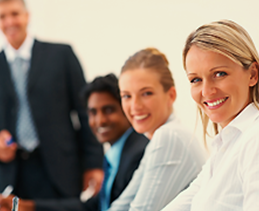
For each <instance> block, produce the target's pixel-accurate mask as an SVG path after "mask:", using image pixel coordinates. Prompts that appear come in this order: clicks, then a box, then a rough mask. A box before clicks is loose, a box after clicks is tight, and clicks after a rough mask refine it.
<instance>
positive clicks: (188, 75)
mask: <svg viewBox="0 0 259 211" xmlns="http://www.w3.org/2000/svg"><path fill="white" fill-rule="evenodd" d="M222 67H226V68H228V66H217V67H213V68H211V69H210V70H209V72H211V71H213V70H215V69H218V68H222ZM189 75H197V73H187V76H189Z"/></svg>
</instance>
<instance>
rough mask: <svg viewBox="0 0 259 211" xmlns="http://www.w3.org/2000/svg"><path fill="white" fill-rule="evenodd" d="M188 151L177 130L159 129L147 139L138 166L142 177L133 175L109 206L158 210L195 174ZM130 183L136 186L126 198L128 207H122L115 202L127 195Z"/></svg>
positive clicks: (193, 164) (186, 184) (135, 210)
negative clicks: (147, 141) (141, 161)
mask: <svg viewBox="0 0 259 211" xmlns="http://www.w3.org/2000/svg"><path fill="white" fill-rule="evenodd" d="M181 138H185V137H181ZM190 154H191V153H189V150H188V148H187V147H186V146H185V145H184V143H183V141H181V139H180V137H179V134H178V133H177V132H175V131H173V130H172V131H170V130H168V128H164V129H161V128H160V129H158V130H157V131H156V132H155V134H154V136H153V138H152V140H151V141H150V146H149V150H148V152H147V155H146V157H145V159H146V162H145V163H144V165H145V166H141V167H142V168H143V171H142V175H141V177H139V178H135V175H134V177H133V179H132V181H131V182H130V185H129V186H128V187H127V188H126V190H125V192H123V195H122V196H121V197H119V199H118V202H117V200H116V201H115V203H114V205H116V206H112V209H111V210H114V211H115V210H116V211H118V210H129V211H157V210H161V209H162V208H163V207H164V206H165V205H166V204H168V203H169V202H170V201H171V200H172V199H173V198H175V196H176V195H177V194H178V193H179V192H180V191H182V190H183V189H185V188H186V187H187V186H188V185H189V183H190V182H191V181H192V180H193V179H194V178H195V177H196V175H197V174H198V171H197V166H196V162H194V160H193V158H192V157H191V156H190ZM137 179H138V181H137ZM140 180H141V181H140ZM131 183H132V184H131ZM134 183H136V184H137V185H134ZM131 187H134V188H135V189H134V191H135V192H134V191H132V192H131V198H132V201H130V200H128V203H130V204H128V209H121V208H120V207H119V206H118V205H119V204H120V202H122V201H123V200H125V198H127V197H128V195H127V194H126V193H127V192H130V191H129V190H128V189H130V188H131ZM124 207H126V206H124Z"/></svg>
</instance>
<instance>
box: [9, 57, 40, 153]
mask: <svg viewBox="0 0 259 211" xmlns="http://www.w3.org/2000/svg"><path fill="white" fill-rule="evenodd" d="M26 64H27V63H26V61H25V60H23V59H22V58H20V57H16V58H15V60H14V62H12V64H11V71H12V76H13V80H14V86H15V91H16V93H17V97H18V103H19V105H18V113H17V122H16V134H17V142H18V143H19V145H20V146H21V147H22V148H24V149H26V150H27V151H33V150H34V149H35V148H36V147H37V145H38V144H39V139H38V137H37V134H36V130H35V125H34V124H33V120H32V115H31V110H30V106H29V103H28V99H27V76H28V67H26V66H27V65H26Z"/></svg>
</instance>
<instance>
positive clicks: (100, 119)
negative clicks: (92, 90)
mask: <svg viewBox="0 0 259 211" xmlns="http://www.w3.org/2000/svg"><path fill="white" fill-rule="evenodd" d="M95 122H96V124H97V126H104V125H105V124H106V123H107V117H106V115H105V114H104V113H103V112H98V113H97V114H96V116H95Z"/></svg>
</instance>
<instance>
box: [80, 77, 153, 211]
mask: <svg viewBox="0 0 259 211" xmlns="http://www.w3.org/2000/svg"><path fill="white" fill-rule="evenodd" d="M84 98H85V102H86V103H87V111H88V116H89V125H90V127H91V129H92V131H93V133H94V134H95V136H96V138H97V139H98V141H99V142H100V143H102V144H103V143H109V144H110V145H111V147H110V149H109V150H108V151H107V152H106V154H105V158H104V170H105V176H104V182H103V186H102V189H101V192H100V194H99V195H97V196H96V197H95V198H92V199H90V200H88V201H87V202H86V203H85V204H84V205H85V210H86V211H98V210H101V211H105V210H107V209H108V208H109V207H110V204H111V203H112V202H113V201H114V200H115V199H117V198H118V197H119V195H120V194H121V193H122V191H123V190H124V189H125V187H126V186H127V185H128V183H129V181H130V180H131V177H132V175H133V172H134V171H135V169H136V168H137V167H138V165H139V162H140V160H141V158H142V156H143V154H144V150H145V148H146V145H147V144H148V139H147V138H146V137H145V136H143V135H141V134H138V133H136V132H135V131H134V130H133V128H132V127H131V125H130V123H129V121H128V120H127V118H126V116H125V115H124V113H123V111H122V107H121V98H120V92H119V86H118V79H117V78H116V76H115V75H113V74H109V75H107V76H104V77H97V78H96V79H94V80H93V82H92V83H90V84H89V85H88V86H87V87H86V89H85V91H84Z"/></svg>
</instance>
